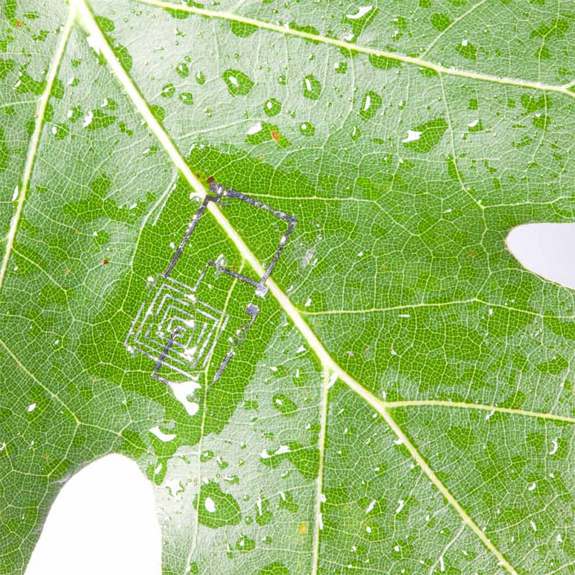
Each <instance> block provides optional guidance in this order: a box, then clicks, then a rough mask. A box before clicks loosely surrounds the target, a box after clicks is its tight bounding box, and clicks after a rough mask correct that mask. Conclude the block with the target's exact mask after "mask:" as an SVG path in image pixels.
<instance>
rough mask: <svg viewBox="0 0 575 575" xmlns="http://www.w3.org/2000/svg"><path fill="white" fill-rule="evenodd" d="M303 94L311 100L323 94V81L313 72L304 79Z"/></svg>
mask: <svg viewBox="0 0 575 575" xmlns="http://www.w3.org/2000/svg"><path fill="white" fill-rule="evenodd" d="M303 95H304V97H306V98H309V99H310V100H318V99H319V97H320V95H321V83H320V81H319V80H318V79H317V78H316V77H315V76H313V75H312V74H308V75H307V76H306V77H305V78H304V79H303Z"/></svg>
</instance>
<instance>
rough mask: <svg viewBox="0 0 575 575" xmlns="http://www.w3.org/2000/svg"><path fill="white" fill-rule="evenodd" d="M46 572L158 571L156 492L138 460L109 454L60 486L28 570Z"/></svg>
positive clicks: (116, 574) (143, 574)
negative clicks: (134, 460)
mask: <svg viewBox="0 0 575 575" xmlns="http://www.w3.org/2000/svg"><path fill="white" fill-rule="evenodd" d="M47 573H58V575H78V574H79V573H82V575H102V573H106V574H107V575H126V573H138V575H160V573H161V534H160V527H159V524H158V520H157V518H156V511H155V505H154V492H153V488H152V485H151V483H150V482H149V481H148V480H147V479H146V477H145V476H144V475H143V474H142V472H141V471H140V470H139V468H138V466H137V465H136V463H134V462H133V461H132V460H130V459H128V458H126V457H123V456H121V455H108V456H106V457H103V458H102V459H99V460H97V461H95V462H94V463H91V464H90V465H88V466H86V467H85V468H83V469H82V470H81V471H79V472H78V473H77V474H76V475H74V477H72V478H71V479H70V480H69V481H68V482H67V483H66V485H64V487H63V488H62V490H61V491H60V493H59V494H58V497H57V498H56V500H55V501H54V503H53V505H52V508H51V510H50V512H49V514H48V517H47V519H46V523H45V525H44V529H43V531H42V534H41V535H40V539H39V541H38V543H37V545H36V548H35V549H34V553H33V554H32V559H31V560H30V563H29V565H28V568H27V569H26V575H46V574H47Z"/></svg>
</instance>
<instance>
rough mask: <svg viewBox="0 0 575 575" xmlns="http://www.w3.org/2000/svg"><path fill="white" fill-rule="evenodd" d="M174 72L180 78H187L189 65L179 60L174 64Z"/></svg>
mask: <svg viewBox="0 0 575 575" xmlns="http://www.w3.org/2000/svg"><path fill="white" fill-rule="evenodd" d="M176 72H177V73H178V75H179V76H181V77H182V78H187V77H188V76H189V75H190V67H189V66H188V65H187V64H186V63H185V62H180V63H179V64H178V65H177V66H176Z"/></svg>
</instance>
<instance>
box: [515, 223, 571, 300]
mask: <svg viewBox="0 0 575 575" xmlns="http://www.w3.org/2000/svg"><path fill="white" fill-rule="evenodd" d="M506 244H507V248H508V249H509V251H510V252H511V253H512V254H513V256H514V257H515V258H516V259H517V261H518V262H519V263H520V264H521V265H522V266H523V267H524V268H525V269H527V270H529V271H530V272H533V273H534V274H537V275H539V276H541V277H542V278H544V279H546V280H549V281H552V282H555V283H558V284H560V285H562V286H563V287H567V288H571V289H575V257H574V256H573V254H574V253H575V224H550V223H537V224H524V225H521V226H517V227H516V228H513V229H512V230H511V232H509V235H508V236H507V239H506Z"/></svg>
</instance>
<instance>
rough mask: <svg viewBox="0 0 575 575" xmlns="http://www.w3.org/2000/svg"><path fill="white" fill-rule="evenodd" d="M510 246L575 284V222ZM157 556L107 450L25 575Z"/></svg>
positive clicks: (78, 479) (138, 485)
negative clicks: (107, 454) (105, 455)
mask: <svg viewBox="0 0 575 575" xmlns="http://www.w3.org/2000/svg"><path fill="white" fill-rule="evenodd" d="M507 245H508V247H509V249H510V250H511V252H512V253H514V255H515V257H517V259H518V260H519V261H520V262H521V263H522V264H523V265H524V266H525V267H526V268H527V269H529V270H531V271H533V272H536V273H539V275H541V276H543V277H545V278H547V279H550V280H552V281H556V282H558V283H561V284H563V285H565V286H568V287H572V288H574V289H575V224H532V225H527V226H520V227H519V228H515V229H514V230H513V231H512V232H511V234H510V235H509V238H508V242H507ZM160 555H161V549H160V528H159V525H158V522H157V520H156V516H155V511H154V495H153V491H152V486H151V484H150V483H149V482H148V480H147V479H146V478H145V477H144V476H143V475H142V473H141V472H140V470H139V469H138V467H137V466H136V464H135V463H134V462H132V461H129V460H128V459H126V458H124V457H121V456H119V455H109V456H107V457H105V458H103V459H100V460H99V461H96V462H95V463H92V464H91V465H89V466H88V467H86V468H84V469H83V470H82V471H80V472H79V473H77V474H76V475H75V476H74V477H73V478H72V479H71V480H70V481H69V482H68V483H67V484H66V485H65V486H64V487H63V488H62V491H61V492H60V495H59V496H58V498H57V499H56V501H55V503H54V505H53V507H52V510H51V511H50V514H49V516H48V519H47V521H46V524H45V527H44V530H43V532H42V535H41V537H40V541H39V543H38V545H37V546H36V550H35V551H34V554H33V556H32V560H31V562H30V564H29V566H28V569H27V571H26V575H160V574H161V568H160ZM222 575H223V574H222Z"/></svg>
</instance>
